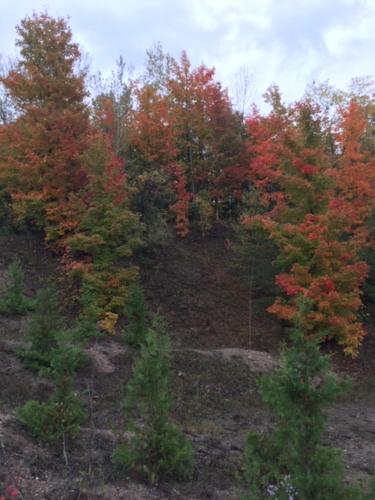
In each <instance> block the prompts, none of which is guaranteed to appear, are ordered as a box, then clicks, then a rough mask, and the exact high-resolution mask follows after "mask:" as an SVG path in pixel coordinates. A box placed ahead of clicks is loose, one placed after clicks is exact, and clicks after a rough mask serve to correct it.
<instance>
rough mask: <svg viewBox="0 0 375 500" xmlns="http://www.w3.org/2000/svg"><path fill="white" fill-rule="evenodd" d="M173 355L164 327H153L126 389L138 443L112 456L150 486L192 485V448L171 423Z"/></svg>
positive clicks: (130, 427)
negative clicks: (164, 480)
mask: <svg viewBox="0 0 375 500" xmlns="http://www.w3.org/2000/svg"><path fill="white" fill-rule="evenodd" d="M169 355H170V341H169V338H168V336H167V335H166V333H165V330H164V327H163V326H162V324H161V323H160V321H158V322H154V323H153V328H152V329H150V330H149V331H148V333H147V336H146V339H145V343H144V345H143V346H142V350H141V353H140V356H139V358H138V360H137V361H136V364H135V367H134V371H133V376H132V378H131V380H130V382H129V383H128V386H127V394H126V400H125V405H124V408H125V415H126V417H127V418H128V419H129V424H128V430H131V431H133V432H134V437H133V438H132V439H131V441H130V442H129V443H128V444H122V445H119V446H117V448H116V449H115V452H114V455H113V461H114V463H115V465H117V467H119V468H120V469H122V470H125V471H132V470H134V471H137V472H139V473H141V474H142V475H145V476H146V477H147V478H148V480H149V481H150V482H151V483H155V482H157V481H158V479H159V478H160V477H169V478H174V479H178V480H187V479H189V478H190V477H191V474H192V465H193V462H192V447H191V444H190V442H189V441H187V440H186V438H185V437H184V435H183V433H182V432H181V430H180V429H179V428H178V427H177V426H176V425H175V424H173V423H172V422H171V420H170V412H171V401H170V396H169V394H168V386H169V381H170V374H171V370H170V363H169ZM140 416H141V418H142V421H140V420H139V417H140Z"/></svg>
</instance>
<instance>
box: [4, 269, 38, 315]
mask: <svg viewBox="0 0 375 500" xmlns="http://www.w3.org/2000/svg"><path fill="white" fill-rule="evenodd" d="M6 281H7V288H6V290H5V294H4V296H3V297H2V298H1V299H0V314H10V315H13V314H25V313H26V312H27V311H28V310H30V309H31V301H30V300H29V299H27V298H26V297H25V295H24V275H23V272H22V268H21V266H20V264H19V263H18V262H13V263H12V264H10V266H9V267H8V269H7V277H6Z"/></svg>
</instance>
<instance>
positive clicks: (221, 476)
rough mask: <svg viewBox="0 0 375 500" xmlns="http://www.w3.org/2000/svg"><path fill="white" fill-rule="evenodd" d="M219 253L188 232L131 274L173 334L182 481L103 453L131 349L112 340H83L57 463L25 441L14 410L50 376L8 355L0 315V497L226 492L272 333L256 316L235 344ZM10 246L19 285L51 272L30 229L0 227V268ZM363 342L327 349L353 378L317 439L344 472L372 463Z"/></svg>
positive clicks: (42, 389) (11, 341)
mask: <svg viewBox="0 0 375 500" xmlns="http://www.w3.org/2000/svg"><path fill="white" fill-rule="evenodd" d="M226 252H227V250H226V248H225V245H224V238H223V237H222V236H220V235H217V237H216V238H212V239H210V240H209V241H203V242H202V241H200V240H199V239H198V238H197V239H194V238H191V239H190V240H189V239H188V240H185V241H182V242H179V243H178V244H177V245H175V244H174V245H172V246H171V247H169V248H166V249H164V250H163V251H162V252H161V254H160V256H159V258H158V260H157V263H155V264H154V265H152V266H150V267H148V268H146V269H145V270H144V272H143V275H142V280H143V284H144V286H145V290H146V295H147V298H148V301H149V304H150V306H151V307H152V309H153V310H156V309H157V308H160V309H161V312H162V313H163V314H164V315H165V316H166V318H167V321H168V322H169V325H170V329H171V334H172V337H173V348H174V351H173V358H172V364H173V368H174V373H175V377H174V380H173V384H172V387H171V391H172V393H173V398H174V417H175V419H176V420H177V421H178V422H179V423H180V424H181V425H182V427H183V429H184V431H185V432H186V434H187V435H188V437H189V438H190V439H191V441H192V443H193V447H194V454H195V470H194V478H193V481H192V482H191V483H188V484H174V483H171V482H165V483H161V484H160V485H158V486H157V487H154V488H150V487H148V486H147V485H145V484H143V483H142V482H138V481H135V480H134V478H133V479H132V480H130V479H127V478H125V479H124V478H121V477H118V476H117V475H116V474H115V472H114V470H113V468H112V465H111V454H112V451H113V448H114V445H115V442H117V441H118V440H121V439H123V438H124V433H123V426H124V422H123V416H122V409H121V406H122V405H121V399H122V395H123V388H124V386H125V384H126V382H127V380H128V379H129V377H130V374H131V369H132V364H133V362H134V359H135V356H136V352H135V351H134V350H133V349H131V348H129V347H126V346H124V345H123V344H122V343H121V342H120V341H119V339H117V338H113V337H111V338H108V339H104V340H101V341H100V342H97V343H92V344H91V345H89V346H87V353H88V355H89V359H90V362H89V364H88V365H87V366H85V367H84V368H83V369H82V370H81V371H80V373H79V374H78V379H77V390H79V391H80V392H81V394H82V395H83V397H84V399H85V401H86V404H87V408H88V410H89V419H88V421H87V424H86V425H85V427H84V429H83V430H82V433H81V435H80V437H79V439H78V441H77V442H76V443H74V444H72V443H70V444H69V447H68V454H69V465H68V466H65V465H64V461H63V458H62V450H61V449H60V447H57V448H52V447H49V446H46V445H44V444H41V443H38V442H36V441H35V440H33V439H31V438H30V437H29V435H28V434H27V433H26V432H25V430H24V429H23V428H22V427H21V426H20V425H19V423H18V422H17V419H16V418H15V416H14V413H15V409H16V407H17V406H19V405H20V404H22V403H24V402H25V401H27V400H28V399H30V398H36V399H40V400H45V399H46V398H47V397H48V394H49V392H50V390H51V386H50V383H49V382H48V381H46V380H43V379H40V378H36V377H34V376H32V375H31V374H30V372H29V371H27V370H25V369H24V367H23V366H22V365H21V364H20V362H19V361H18V360H17V357H16V354H15V350H16V349H17V347H18V346H19V345H20V344H22V343H23V342H24V329H25V320H22V319H21V320H20V319H15V318H8V319H5V318H0V401H1V404H0V496H1V492H2V490H1V488H4V487H5V486H6V485H8V484H16V485H17V486H18V487H19V489H20V490H21V491H22V494H23V497H24V498H26V499H28V500H29V499H35V500H44V499H45V500H58V499H64V500H69V499H71V500H73V499H76V500H78V499H108V500H113V499H117V498H119V499H121V498H124V499H132V500H138V499H204V498H211V499H234V498H236V495H237V492H238V486H237V483H236V480H235V474H236V472H237V471H238V470H239V468H240V466H241V456H242V450H243V445H244V440H245V436H246V433H247V431H248V430H249V429H257V430H265V429H268V428H270V426H271V425H272V418H271V415H269V413H268V411H267V409H265V408H264V406H263V405H262V403H261V401H260V398H259V395H258V393H257V389H256V380H257V377H258V375H259V373H260V372H262V371H265V370H267V369H269V368H270V367H271V366H272V362H273V361H272V357H271V355H270V354H269V353H271V354H273V353H274V351H275V349H276V348H277V346H278V345H279V344H280V341H281V340H282V339H281V337H280V329H279V328H278V327H277V325H275V324H274V323H273V322H272V321H271V320H269V319H267V318H262V319H259V318H258V319H257V320H256V322H255V329H256V335H255V337H254V342H253V344H252V346H251V347H252V350H251V351H247V348H248V341H247V321H248V317H247V297H246V290H244V288H243V287H242V286H241V285H240V284H239V283H238V281H237V280H236V279H235V278H233V277H232V276H231V275H230V273H229V272H228V271H227V270H226V266H225V262H226V259H227V254H226ZM15 255H17V256H19V258H20V259H21V260H22V264H23V267H24V269H25V274H26V285H27V291H28V293H29V294H30V295H33V294H34V293H35V290H36V289H37V288H38V287H40V286H43V284H44V283H46V282H47V281H48V280H49V279H53V280H56V276H59V273H58V265H57V262H56V259H55V258H54V257H53V256H52V255H51V254H49V253H48V252H46V251H45V250H43V247H42V246H41V244H40V241H39V239H38V238H36V237H34V236H12V237H9V236H6V237H5V236H0V275H1V271H4V269H5V267H6V265H7V264H8V263H9V262H10V261H11V260H12V259H13V258H14V256H15ZM65 289H66V287H65V286H62V287H61V290H62V291H63V290H65ZM68 295H69V294H68ZM372 342H373V341H372V338H371V337H369V338H368V340H367V341H366V345H365V348H364V349H363V353H362V355H361V356H360V357H359V359H358V360H357V361H349V360H346V359H344V358H343V357H342V356H341V355H340V354H337V353H336V354H335V356H334V362H335V366H336V369H337V370H338V371H340V372H342V373H346V372H350V373H352V374H353V376H354V385H353V391H352V392H351V394H349V395H348V396H347V397H345V398H344V399H343V400H342V401H340V402H338V403H337V404H336V405H334V406H333V407H332V408H330V410H329V425H328V428H327V432H326V440H327V442H329V443H330V444H332V445H334V446H341V447H342V448H343V449H344V450H345V451H344V459H345V464H346V466H347V471H348V478H349V477H350V478H367V477H368V476H369V474H371V473H374V472H375V382H374V381H375V377H374V372H375V362H374V359H375V357H374V350H375V349H374V344H373V343H372ZM265 351H268V353H267V352H265Z"/></svg>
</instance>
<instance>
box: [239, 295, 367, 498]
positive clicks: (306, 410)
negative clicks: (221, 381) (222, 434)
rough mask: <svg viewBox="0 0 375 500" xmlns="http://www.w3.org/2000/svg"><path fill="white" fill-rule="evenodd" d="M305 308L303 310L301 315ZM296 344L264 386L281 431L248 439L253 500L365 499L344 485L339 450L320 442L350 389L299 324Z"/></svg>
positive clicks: (246, 472) (249, 487) (247, 475)
mask: <svg viewBox="0 0 375 500" xmlns="http://www.w3.org/2000/svg"><path fill="white" fill-rule="evenodd" d="M306 307H308V306H306V304H302V305H301V312H300V314H304V313H305V311H304V308H306ZM291 342H292V344H291V347H290V348H289V349H288V350H286V351H284V353H283V354H282V356H281V363H280V367H279V368H278V369H277V370H276V371H275V372H274V373H273V374H271V375H269V376H265V377H264V378H262V379H261V382H260V391H261V395H262V398H263V400H264V402H265V403H266V404H267V405H268V406H269V407H270V408H271V409H272V410H273V412H274V413H275V415H276V425H275V429H274V431H273V433H272V434H271V435H262V434H261V435H259V434H256V433H250V434H249V435H248V438H247V442H246V447H245V455H244V472H243V478H244V480H245V484H246V485H247V491H248V498H250V499H252V500H256V499H263V498H267V497H268V496H272V497H273V498H276V499H278V500H284V499H285V500H288V499H294V498H296V499H297V498H298V499H299V500H342V499H344V498H345V499H348V500H349V499H356V500H357V499H363V498H366V497H365V495H364V494H363V493H362V492H361V490H360V489H359V488H355V487H349V486H347V485H345V483H344V469H343V465H342V460H341V452H340V450H337V449H334V448H330V447H328V446H324V445H323V444H322V439H321V438H322V433H323V431H324V428H325V423H326V416H325V414H324V412H323V410H324V409H325V408H326V406H327V405H329V404H330V403H332V402H333V401H334V400H335V399H336V398H337V397H338V396H339V395H340V394H342V393H343V391H344V390H345V388H346V387H347V385H348V384H347V382H339V381H338V380H337V378H336V377H335V376H334V375H333V374H332V372H331V371H330V360H329V358H328V357H327V356H324V355H322V354H321V353H320V349H319V343H318V341H317V340H316V339H315V340H313V339H308V340H306V339H305V337H304V332H303V331H302V329H301V328H300V327H299V324H298V320H297V324H296V327H295V328H294V330H293V332H292V333H291ZM369 498H370V497H369Z"/></svg>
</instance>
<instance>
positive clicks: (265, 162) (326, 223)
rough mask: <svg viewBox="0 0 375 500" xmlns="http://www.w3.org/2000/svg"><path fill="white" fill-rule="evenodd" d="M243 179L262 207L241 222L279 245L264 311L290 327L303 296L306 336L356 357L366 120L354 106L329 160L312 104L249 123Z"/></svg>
mask: <svg viewBox="0 0 375 500" xmlns="http://www.w3.org/2000/svg"><path fill="white" fill-rule="evenodd" d="M247 125H248V131H249V146H248V147H249V153H250V155H251V156H252V160H251V163H250V166H249V176H250V178H251V179H252V181H253V182H254V183H255V185H256V187H257V188H258V190H259V192H260V196H261V199H262V202H263V206H264V207H265V211H264V213H263V214H261V215H257V216H253V217H245V218H244V223H245V224H250V225H260V226H261V227H262V228H263V229H265V230H266V231H267V233H268V235H269V237H270V238H271V239H272V240H274V242H275V243H276V244H277V246H278V248H279V251H280V254H279V257H278V265H279V268H280V270H281V272H280V273H279V274H278V276H277V278H276V282H277V284H278V286H279V287H280V289H281V290H282V292H283V297H280V298H278V299H277V300H276V302H275V303H274V304H273V305H272V306H271V307H270V308H269V311H270V312H272V313H274V314H276V315H277V316H279V317H280V318H282V319H284V320H288V321H291V320H293V319H294V318H295V315H296V313H297V309H298V307H297V303H298V300H299V297H300V296H301V295H302V296H304V297H305V298H306V299H308V300H309V301H310V303H311V309H310V310H309V312H308V314H307V315H306V317H305V324H304V328H305V330H306V331H307V332H308V334H315V333H317V332H323V334H324V335H325V336H326V337H327V338H335V339H336V340H337V342H338V343H339V344H341V345H343V347H344V350H345V351H346V352H347V353H350V354H356V353H357V350H358V347H359V345H360V343H361V340H362V338H363V336H364V330H363V327H362V324H361V323H360V322H359V321H358V319H357V314H358V311H359V309H360V307H361V285H362V284H363V282H364V279H365V278H366V275H367V272H368V266H367V264H366V263H365V262H363V261H362V260H361V257H360V252H361V250H362V249H363V248H364V247H365V246H366V245H368V244H369V234H368V230H367V228H366V224H365V223H366V220H367V219H368V218H369V216H370V215H371V213H372V211H373V209H374V194H375V193H374V187H375V184H374V181H375V177H374V176H375V171H374V164H373V159H371V158H369V157H367V156H366V154H364V153H363V152H362V151H361V138H362V136H363V134H364V132H365V128H366V121H365V119H364V115H363V113H362V110H361V107H360V105H359V104H358V103H356V102H355V101H353V102H351V103H350V105H349V107H348V108H347V109H343V110H342V113H341V121H340V124H339V127H338V130H337V131H336V135H335V145H336V151H335V154H334V155H332V154H329V152H328V151H327V149H326V147H325V140H324V139H325V135H324V134H325V132H324V130H323V129H322V126H321V123H320V121H319V117H318V113H317V112H316V110H314V107H313V105H312V104H311V103H309V102H308V101H307V102H302V103H298V104H296V105H295V106H293V107H291V108H289V109H284V110H283V111H281V112H280V111H277V110H275V109H274V110H273V111H272V112H271V114H270V115H269V116H267V117H262V116H260V115H259V114H258V113H257V112H254V114H253V115H252V116H251V117H250V118H249V120H248V124H247Z"/></svg>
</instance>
